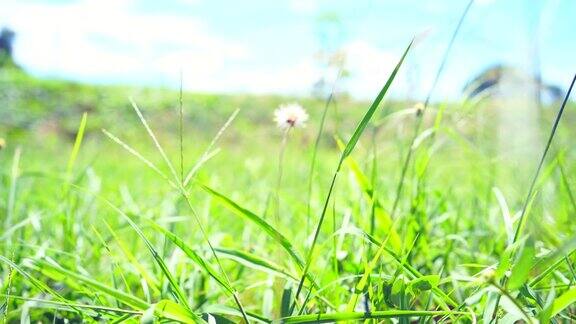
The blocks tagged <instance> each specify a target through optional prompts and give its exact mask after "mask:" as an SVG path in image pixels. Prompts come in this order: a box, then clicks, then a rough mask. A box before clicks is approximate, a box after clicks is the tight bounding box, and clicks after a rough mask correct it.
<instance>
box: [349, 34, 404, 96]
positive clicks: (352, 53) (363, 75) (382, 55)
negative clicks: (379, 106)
mask: <svg viewBox="0 0 576 324" xmlns="http://www.w3.org/2000/svg"><path fill="white" fill-rule="evenodd" d="M344 51H345V53H346V68H347V69H348V70H349V71H351V76H350V79H349V81H348V84H347V85H348V87H347V89H348V91H350V92H351V93H353V94H355V95H357V96H361V97H365V98H370V97H373V96H375V95H376V94H377V93H378V91H379V90H380V89H381V88H382V86H383V85H384V82H386V80H387V79H388V77H389V75H390V73H391V72H392V70H393V69H394V67H395V66H396V63H398V60H399V59H400V55H401V54H402V53H399V52H398V53H394V52H390V51H386V50H383V49H379V48H377V47H375V46H373V45H371V44H370V43H368V42H365V41H362V40H356V41H353V42H350V43H348V44H347V45H346V46H345V47H344ZM399 83H400V84H401V83H403V80H402V73H399V76H398V79H396V81H395V83H394V84H395V87H397V84H399Z"/></svg>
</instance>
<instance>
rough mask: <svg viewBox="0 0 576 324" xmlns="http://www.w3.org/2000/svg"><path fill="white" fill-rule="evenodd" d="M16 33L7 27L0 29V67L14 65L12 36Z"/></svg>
mask: <svg viewBox="0 0 576 324" xmlns="http://www.w3.org/2000/svg"><path fill="white" fill-rule="evenodd" d="M15 37H16V34H15V33H14V31H12V30H11V29H9V28H6V27H4V28H2V30H1V31H0V67H6V66H15V64H14V57H13V48H14V47H13V46H14V38H15Z"/></svg>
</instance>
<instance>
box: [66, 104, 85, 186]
mask: <svg viewBox="0 0 576 324" xmlns="http://www.w3.org/2000/svg"><path fill="white" fill-rule="evenodd" d="M87 119H88V113H86V112H85V113H84V114H82V120H81V121H80V126H79V127H78V133H77V134H76V140H75V141H74V146H73V147H72V152H71V153H70V158H69V159H68V164H67V165H66V176H67V177H69V176H70V175H71V173H72V168H73V167H74V163H75V162H76V158H77V157H78V153H79V152H80V145H82V139H84V131H85V130H86V121H87Z"/></svg>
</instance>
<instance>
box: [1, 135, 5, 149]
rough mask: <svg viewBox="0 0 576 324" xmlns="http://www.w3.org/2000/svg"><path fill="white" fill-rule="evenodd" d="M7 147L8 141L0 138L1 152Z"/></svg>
mask: <svg viewBox="0 0 576 324" xmlns="http://www.w3.org/2000/svg"><path fill="white" fill-rule="evenodd" d="M4 147H6V140H4V139H3V138H2V137H0V151H1V150H2V149H3V148H4Z"/></svg>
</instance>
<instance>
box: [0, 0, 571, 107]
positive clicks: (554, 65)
mask: <svg viewBox="0 0 576 324" xmlns="http://www.w3.org/2000/svg"><path fill="white" fill-rule="evenodd" d="M467 3H468V1H428V0H425V1H416V0H414V1H400V0H391V1H390V0H389V1H366V0H364V1H353V2H352V1H321V0H319V1H315V0H310V1H308V0H290V1H256V0H253V1H248V2H242V3H240V2H232V1H204V0H171V1H162V2H158V1H149V0H140V1H137V0H117V1H114V0H102V1H100V0H79V1H67V0H55V1H36V0H3V1H2V4H1V10H0V27H3V28H4V29H3V32H2V43H1V44H2V45H1V47H0V48H1V50H0V51H2V52H3V54H2V55H3V56H8V57H9V58H6V57H5V58H3V61H4V62H3V63H2V64H3V65H4V66H5V65H7V64H8V63H7V62H6V61H7V60H12V61H13V64H15V65H17V66H18V67H20V68H21V69H23V70H24V71H26V72H27V73H30V74H31V75H33V76H36V77H41V78H58V79H65V80H73V81H79V82H85V83H97V84H121V85H126V84H129V85H139V86H161V87H169V88H177V87H178V86H179V82H180V81H179V80H180V77H179V75H180V71H182V72H183V74H184V87H185V89H188V90H193V91H198V92H211V93H258V94H261V93H265V94H288V95H300V96H303V95H304V96H305V95H310V94H322V93H324V92H326V91H328V90H327V88H330V83H331V81H332V80H333V78H334V76H335V74H336V72H335V71H334V70H337V69H338V68H339V67H340V66H341V67H342V68H343V69H344V70H345V71H346V74H345V78H344V79H343V81H342V82H341V84H340V86H339V89H340V91H343V92H346V93H348V94H350V95H351V96H353V97H354V98H359V99H371V98H372V97H373V96H375V94H376V93H377V91H378V89H379V87H380V86H381V84H382V83H383V81H384V80H385V79H386V77H387V75H388V74H389V73H390V71H391V69H392V67H393V66H394V65H395V63H396V61H397V59H398V57H399V55H400V54H401V52H402V50H403V48H404V47H405V46H406V45H407V43H408V42H409V41H410V39H411V38H412V37H417V39H418V44H417V47H416V48H415V49H414V51H413V52H412V53H411V54H410V56H409V60H408V62H407V64H406V68H405V69H403V71H402V76H401V78H400V79H399V80H398V81H397V82H396V84H395V90H394V94H393V95H394V96H395V97H397V98H403V97H405V98H411V99H416V100H418V99H421V97H423V96H425V95H426V93H427V91H428V89H429V88H430V84H431V83H432V80H433V77H434V74H435V71H436V69H437V66H438V63H439V61H440V58H441V55H442V53H443V51H444V49H445V47H446V45H447V43H448V40H449V38H450V36H451V34H452V31H453V29H454V27H455V25H456V23H457V22H458V20H459V18H460V16H461V14H462V12H463V10H464V8H465V7H466V5H467ZM575 13H576V3H575V2H574V1H570V0H551V1H522V0H479V1H476V2H475V3H474V5H473V8H471V11H470V13H469V17H467V21H466V23H465V24H464V25H463V27H462V30H461V32H460V35H459V37H458V40H457V45H456V47H455V49H454V52H453V53H452V55H451V57H450V64H449V66H448V67H447V70H446V72H445V74H444V75H443V76H442V82H441V83H440V84H439V87H438V89H437V91H436V93H435V96H434V97H435V98H436V100H445V99H450V100H455V99H458V98H460V96H461V94H462V91H463V89H464V88H465V87H466V85H467V84H468V83H469V82H470V81H472V80H475V78H478V77H482V76H488V75H490V74H494V76H493V77H496V76H495V75H497V74H499V73H500V72H503V71H505V72H510V73H509V74H513V75H514V77H516V78H522V79H535V80H536V81H538V82H541V84H542V85H544V86H554V87H562V86H564V85H566V83H567V82H569V79H570V75H567V74H566V73H565V71H566V70H570V68H571V67H574V63H573V62H571V61H570V60H571V58H573V57H574V53H575V52H576V42H574V36H573V31H574V30H576V20H575V19H573V17H574V14H575ZM512 70H515V73H512ZM556 92H557V89H556V88H554V89H553V91H552V93H550V94H547V95H552V96H555V95H557V93H556Z"/></svg>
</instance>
